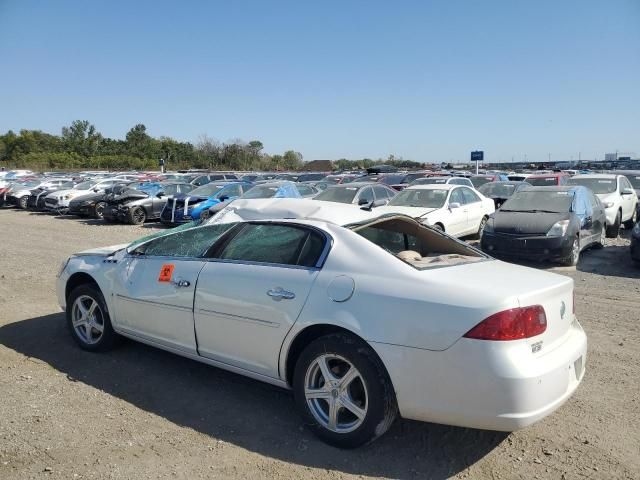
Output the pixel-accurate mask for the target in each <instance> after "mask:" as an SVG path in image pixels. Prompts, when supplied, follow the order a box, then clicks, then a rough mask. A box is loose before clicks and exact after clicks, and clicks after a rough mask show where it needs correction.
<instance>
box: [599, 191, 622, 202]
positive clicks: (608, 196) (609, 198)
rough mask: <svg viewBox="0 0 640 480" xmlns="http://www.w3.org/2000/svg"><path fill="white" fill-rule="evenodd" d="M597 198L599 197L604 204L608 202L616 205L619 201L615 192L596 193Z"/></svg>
mask: <svg viewBox="0 0 640 480" xmlns="http://www.w3.org/2000/svg"><path fill="white" fill-rule="evenodd" d="M596 197H598V198H599V199H600V201H601V202H602V203H607V202H611V203H616V201H617V200H618V195H617V194H616V193H615V192H613V193H596Z"/></svg>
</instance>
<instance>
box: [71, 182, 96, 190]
mask: <svg viewBox="0 0 640 480" xmlns="http://www.w3.org/2000/svg"><path fill="white" fill-rule="evenodd" d="M94 185H95V182H82V183H79V184H77V185H76V186H75V187H73V189H74V190H89V189H91V188H93V186H94Z"/></svg>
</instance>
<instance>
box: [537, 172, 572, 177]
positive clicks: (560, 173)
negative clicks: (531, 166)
mask: <svg viewBox="0 0 640 480" xmlns="http://www.w3.org/2000/svg"><path fill="white" fill-rule="evenodd" d="M568 176H569V174H568V173H562V172H551V173H534V174H532V175H529V177H527V178H545V177H546V178H548V177H568Z"/></svg>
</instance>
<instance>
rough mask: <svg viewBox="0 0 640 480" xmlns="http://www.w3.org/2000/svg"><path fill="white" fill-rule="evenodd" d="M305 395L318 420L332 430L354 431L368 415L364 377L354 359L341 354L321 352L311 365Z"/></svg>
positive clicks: (308, 370)
mask: <svg viewBox="0 0 640 480" xmlns="http://www.w3.org/2000/svg"><path fill="white" fill-rule="evenodd" d="M304 395H305V399H306V401H307V405H308V407H309V410H310V411H311V414H312V415H313V417H314V418H315V420H316V421H317V422H318V423H319V424H320V425H322V426H323V427H324V428H326V429H327V430H330V431H332V432H336V433H349V432H352V431H354V430H356V429H357V428H358V427H359V426H360V425H362V423H363V422H364V419H365V417H366V416H367V408H368V394H367V385H366V383H365V381H364V378H363V377H362V375H361V374H360V372H359V371H358V369H357V368H356V367H355V366H354V365H353V364H352V363H351V362H349V361H348V360H347V359H346V358H344V357H341V356H339V355H335V354H324V355H320V356H318V357H317V358H316V359H315V360H314V361H313V362H312V363H311V364H310V365H309V368H308V369H307V372H306V375H305V380H304Z"/></svg>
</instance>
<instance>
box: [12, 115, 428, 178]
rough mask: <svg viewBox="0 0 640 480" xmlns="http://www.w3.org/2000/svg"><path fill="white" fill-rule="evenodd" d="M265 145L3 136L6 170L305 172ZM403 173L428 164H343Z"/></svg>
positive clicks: (71, 130)
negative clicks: (395, 169)
mask: <svg viewBox="0 0 640 480" xmlns="http://www.w3.org/2000/svg"><path fill="white" fill-rule="evenodd" d="M263 148H264V146H263V144H262V142H260V141H259V140H252V141H250V142H245V141H243V140H240V139H235V140H231V141H229V142H226V143H221V142H218V141H216V140H214V139H213V138H211V137H209V136H207V135H202V136H200V137H199V138H198V141H197V142H196V143H195V145H194V144H191V143H189V142H179V141H177V140H175V139H173V138H171V137H165V136H161V137H158V138H154V137H152V136H151V135H149V134H148V133H147V128H146V127H145V126H144V125H143V124H141V123H140V124H137V125H135V126H134V127H132V128H131V129H130V130H129V131H128V132H127V134H126V137H125V139H124V140H120V139H114V138H109V137H105V136H103V135H102V134H101V133H100V132H98V130H97V129H96V127H95V126H94V125H92V124H91V123H90V122H89V121H87V120H75V121H73V122H72V123H71V125H69V126H65V127H63V128H62V131H61V134H60V135H52V134H49V133H45V132H42V131H40V130H20V132H19V133H17V134H16V133H15V132H13V131H11V130H9V131H8V132H7V133H5V134H4V135H0V166H2V167H5V168H7V169H8V168H28V169H31V170H36V171H46V170H74V169H90V170H93V169H95V170H107V169H108V170H157V169H158V168H159V160H160V159H164V161H165V167H166V168H167V169H170V170H178V169H182V168H206V169H211V170H259V171H282V170H301V169H304V163H303V157H302V154H301V153H299V152H296V151H294V150H288V151H286V152H284V153H283V154H281V155H280V154H276V155H270V154H267V153H265V152H263ZM381 163H385V164H391V165H394V166H397V167H400V168H421V167H424V166H425V164H421V163H418V162H414V161H411V160H404V159H402V158H398V157H395V156H394V155H389V157H388V158H386V159H377V160H373V159H369V158H365V159H361V160H347V159H344V158H342V159H340V160H336V161H335V162H333V165H334V168H335V169H339V170H353V169H360V168H367V167H370V166H373V165H376V164H381Z"/></svg>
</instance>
